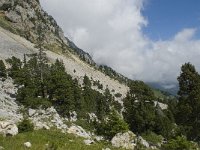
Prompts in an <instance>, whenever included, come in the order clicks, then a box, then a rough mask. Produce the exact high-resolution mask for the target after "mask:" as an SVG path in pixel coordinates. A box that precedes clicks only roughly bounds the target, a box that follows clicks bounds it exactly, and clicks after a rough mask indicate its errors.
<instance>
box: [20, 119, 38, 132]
mask: <svg viewBox="0 0 200 150" xmlns="http://www.w3.org/2000/svg"><path fill="white" fill-rule="evenodd" d="M18 130H19V133H23V132H30V131H33V130H34V126H33V123H31V121H30V120H28V119H24V120H23V121H22V122H20V123H19V124H18Z"/></svg>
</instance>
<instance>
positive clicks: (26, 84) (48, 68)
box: [0, 51, 128, 139]
mask: <svg viewBox="0 0 200 150" xmlns="http://www.w3.org/2000/svg"><path fill="white" fill-rule="evenodd" d="M6 62H7V64H8V65H9V68H8V69H6V67H5V64H4V62H3V61H0V77H3V78H6V77H7V76H9V77H11V78H12V79H14V83H15V84H17V86H18V92H17V95H16V101H17V102H18V103H19V104H21V105H23V106H25V107H26V108H33V109H37V108H40V107H42V108H44V109H45V108H48V107H51V106H54V107H55V109H56V110H57V111H58V113H59V114H60V115H62V116H63V117H70V112H72V111H76V113H77V114H78V119H79V120H87V119H88V116H89V115H88V113H94V114H96V116H97V118H95V120H94V122H89V121H88V122H84V123H87V124H88V125H89V124H90V125H91V126H92V127H93V129H95V131H96V133H97V134H99V135H104V136H105V137H107V138H108V139H110V138H112V136H114V135H115V134H116V133H118V132H120V131H126V130H128V125H127V124H126V123H125V122H124V120H123V119H122V117H121V116H120V115H119V111H120V110H119V109H120V107H119V105H120V104H119V103H117V102H116V101H114V97H113V96H112V95H111V93H110V91H109V89H107V88H106V89H105V91H104V93H100V92H98V91H96V90H93V89H92V88H91V87H92V82H91V80H90V79H89V78H88V77H87V76H86V75H85V76H84V79H83V85H79V83H78V81H77V79H72V77H71V76H70V75H69V74H67V72H66V70H65V66H64V64H63V62H62V61H61V60H58V59H57V60H56V61H55V63H53V64H49V63H48V60H47V57H46V55H45V53H44V52H43V51H40V53H39V54H31V55H24V59H23V61H21V60H20V59H18V58H16V57H14V56H13V57H12V58H9V59H6ZM106 120H109V121H106ZM113 127H114V130H113V129H112V128H113Z"/></svg>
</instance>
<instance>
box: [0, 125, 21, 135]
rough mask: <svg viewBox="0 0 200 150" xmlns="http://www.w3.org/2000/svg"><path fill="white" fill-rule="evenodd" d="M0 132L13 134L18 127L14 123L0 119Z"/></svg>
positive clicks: (16, 131) (15, 133) (16, 132)
mask: <svg viewBox="0 0 200 150" xmlns="http://www.w3.org/2000/svg"><path fill="white" fill-rule="evenodd" d="M0 134H3V135H4V136H8V135H11V136H14V135H17V134H18V128H17V126H16V124H14V123H11V122H8V121H0Z"/></svg>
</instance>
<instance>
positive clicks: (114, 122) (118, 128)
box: [96, 110, 129, 140]
mask: <svg viewBox="0 0 200 150" xmlns="http://www.w3.org/2000/svg"><path fill="white" fill-rule="evenodd" d="M128 129H129V127H128V124H127V123H126V122H125V121H124V120H123V119H122V118H121V116H120V115H119V114H118V113H117V112H116V111H115V110H112V112H111V113H110V114H109V115H108V118H107V119H106V120H104V121H102V122H101V123H99V124H98V123H97V124H96V130H97V134H99V135H103V136H105V137H106V138H107V139H110V140H111V139H112V138H113V137H114V136H115V135H116V134H117V133H124V132H126V131H128Z"/></svg>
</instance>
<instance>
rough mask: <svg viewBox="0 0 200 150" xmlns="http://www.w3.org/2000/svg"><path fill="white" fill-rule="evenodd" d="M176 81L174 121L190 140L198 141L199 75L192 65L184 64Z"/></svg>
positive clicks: (199, 137) (199, 109)
mask: <svg viewBox="0 0 200 150" xmlns="http://www.w3.org/2000/svg"><path fill="white" fill-rule="evenodd" d="M178 81H179V91H178V96H179V102H178V105H177V108H176V109H177V113H176V121H177V123H178V124H179V125H180V126H182V127H183V128H184V130H185V132H186V134H187V136H188V138H189V139H190V140H196V141H197V140H200V131H199V129H198V128H199V127H200V75H199V73H198V72H197V71H196V69H195V67H194V66H193V65H192V64H190V63H186V64H184V65H183V66H182V67H181V74H180V76H179V77H178Z"/></svg>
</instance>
